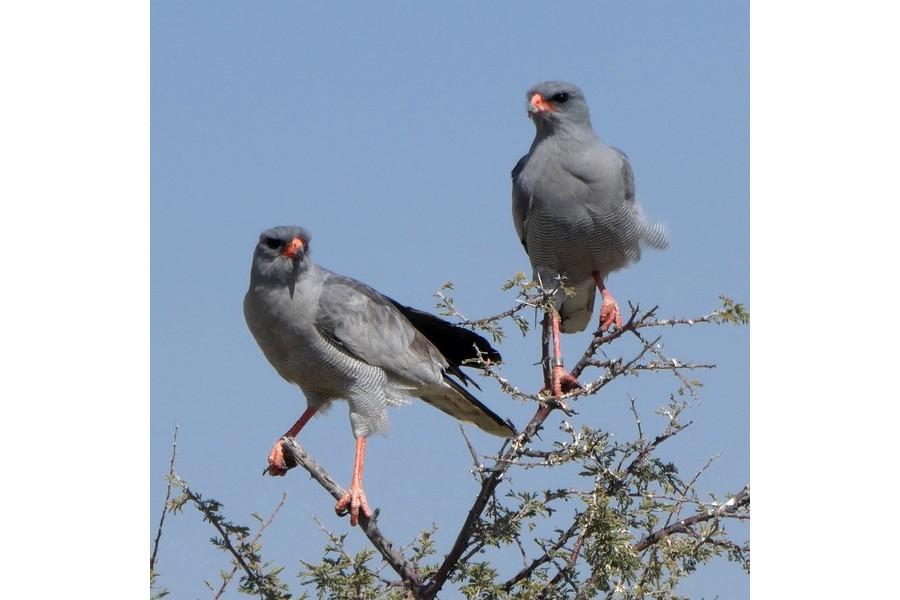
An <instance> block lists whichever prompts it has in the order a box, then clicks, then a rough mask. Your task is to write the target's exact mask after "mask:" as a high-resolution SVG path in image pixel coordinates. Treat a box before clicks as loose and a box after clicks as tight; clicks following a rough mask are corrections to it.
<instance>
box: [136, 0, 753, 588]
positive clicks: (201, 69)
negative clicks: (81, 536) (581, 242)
mask: <svg viewBox="0 0 900 600" xmlns="http://www.w3.org/2000/svg"><path fill="white" fill-rule="evenodd" d="M464 8H465V10H464ZM548 8H550V9H551V10H548ZM151 25H152V31H151V36H152V63H151V77H152V79H151V84H152V89H151V102H152V105H151V111H152V113H151V117H152V122H151V127H152V129H151V134H152V148H151V168H152V172H151V183H152V205H151V211H152V214H151V219H152V221H151V227H152V229H151V236H152V240H151V256H152V259H151V260H152V264H151V283H152V289H151V318H152V346H151V369H152V370H151V384H152V406H151V410H152V420H151V443H152V447H151V471H150V475H151V506H153V507H154V508H153V510H152V511H151V521H155V519H156V518H157V515H156V507H158V506H160V505H161V502H162V496H163V494H164V491H165V489H164V488H165V484H164V474H165V472H166V469H167V465H168V453H169V444H170V439H171V434H172V429H173V427H174V426H175V424H176V423H177V424H178V426H179V428H180V433H179V457H178V471H179V473H180V474H181V475H183V476H184V477H185V478H186V479H187V480H188V481H189V482H190V483H191V484H192V485H193V486H194V487H195V488H196V489H197V490H199V491H201V492H203V493H204V494H206V495H207V496H211V497H214V498H216V499H218V500H220V501H222V502H224V503H225V505H226V511H227V514H228V515H229V517H230V518H232V519H233V520H236V521H247V522H248V521H250V519H249V513H251V512H259V513H267V512H268V511H269V510H270V509H271V507H273V506H274V505H275V504H276V502H277V501H278V499H279V498H280V496H281V493H282V491H285V490H286V491H287V492H288V495H289V498H288V502H287V505H286V506H285V508H284V509H283V510H282V512H281V514H280V516H279V518H278V521H276V524H275V525H274V526H273V527H272V528H270V530H269V532H268V534H267V536H266V544H265V548H266V558H268V559H270V560H272V561H274V562H278V563H280V564H282V565H284V566H285V567H286V571H285V573H286V574H288V576H290V575H291V574H293V573H295V572H296V571H297V564H298V560H300V559H304V560H310V561H314V560H316V559H317V558H318V557H319V556H320V551H321V548H322V546H323V538H322V536H321V535H320V533H319V531H318V526H317V525H316V523H315V522H314V520H313V518H312V517H313V516H314V515H315V516H318V517H319V518H321V519H322V520H323V522H324V523H325V524H326V526H328V527H329V528H330V529H332V530H334V531H337V532H344V531H346V530H347V529H348V525H347V522H346V520H341V519H338V518H337V517H335V516H334V514H333V511H332V509H331V506H332V504H333V503H332V501H331V500H330V498H329V497H328V496H327V495H326V494H325V493H324V492H323V491H322V490H321V489H319V488H318V486H317V485H315V484H314V483H313V482H312V481H310V480H309V479H308V478H307V477H306V476H305V475H303V474H302V473H299V472H292V473H290V474H289V476H288V477H286V478H283V479H272V478H263V477H261V476H260V475H259V473H260V472H261V470H262V467H263V466H264V464H265V457H266V453H267V452H268V449H269V447H270V446H271V444H272V442H273V441H274V440H275V439H276V438H277V437H278V435H280V434H281V433H282V432H283V431H284V430H285V429H286V428H287V427H288V426H289V425H290V424H291V423H293V421H294V419H296V418H297V416H299V414H300V412H302V410H303V407H304V401H303V398H302V395H301V393H300V392H299V390H297V389H296V388H294V387H292V386H290V385H288V384H287V383H285V382H284V381H282V380H281V379H280V378H279V377H278V376H277V374H275V372H274V370H272V368H271V367H270V366H269V365H268V364H267V363H266V361H265V359H264V358H263V356H262V355H261V353H260V352H259V350H258V348H257V347H256V345H255V342H254V341H253V339H252V337H251V336H250V334H249V332H248V331H247V329H246V326H245V324H244V322H243V315H242V313H241V300H242V297H243V294H244V291H245V289H246V286H247V278H248V270H249V263H250V254H251V252H252V249H253V245H254V244H255V241H256V237H257V235H258V233H259V231H260V230H262V229H264V228H266V227H269V226H272V225H277V224H299V225H303V226H305V227H306V228H308V229H309V230H311V231H312V234H313V241H312V249H313V258H314V259H315V260H316V261H318V262H319V263H320V264H322V265H324V266H327V267H328V268H331V269H332V270H335V271H338V272H340V273H343V274H346V275H350V276H353V277H356V278H359V279H361V280H363V281H365V282H367V283H369V284H370V285H373V286H374V287H376V288H377V289H379V290H381V291H383V292H385V293H387V294H389V295H391V296H393V297H395V298H397V299H398V300H401V301H403V302H405V303H407V304H410V305H413V306H416V307H419V308H424V309H430V308H431V307H433V304H434V299H433V298H432V296H431V295H432V293H433V292H434V290H436V289H437V288H438V287H440V285H441V284H442V283H443V282H445V281H447V280H451V281H453V282H454V283H455V284H456V286H457V292H456V299H457V304H458V305H459V307H460V309H461V310H463V312H465V313H466V314H468V315H472V316H484V315H487V314H493V313H495V312H498V311H499V310H502V309H504V308H506V307H508V306H509V305H510V303H511V301H512V298H511V296H509V295H506V294H503V293H501V292H500V291H499V286H500V284H501V283H502V282H503V281H504V280H506V279H508V278H509V277H510V276H511V275H512V274H513V273H515V272H516V271H527V270H528V262H527V257H526V256H525V254H524V252H523V251H522V249H521V246H520V245H519V243H518V241H517V240H516V237H515V233H514V229H513V225H512V221H511V216H510V181H509V171H510V169H511V168H512V166H513V165H514V164H515V162H516V160H517V159H518V158H519V157H520V156H521V155H522V154H523V153H524V152H525V151H526V150H527V148H528V145H529V143H530V141H531V139H532V136H533V127H532V125H531V123H530V122H529V121H528V119H527V117H526V115H525V96H524V93H525V90H526V89H527V88H528V87H529V86H530V85H531V84H533V83H535V82H536V81H540V80H543V79H550V78H553V79H567V80H571V81H573V82H575V83H578V84H579V85H580V86H581V87H582V88H583V90H584V91H585V94H586V95H587V98H588V101H589V103H590V105H591V109H592V120H593V123H594V126H595V128H596V129H597V131H598V133H599V134H600V136H601V137H602V138H603V139H605V140H606V141H607V142H608V143H610V144H612V145H615V146H617V147H619V148H621V149H622V150H624V151H625V152H626V153H627V154H628V155H629V157H630V159H631V163H632V166H633V168H634V171H635V177H636V182H637V190H638V196H639V198H640V199H641V202H642V203H643V205H644V208H645V211H646V213H647V214H648V215H649V216H650V217H651V218H653V219H656V220H660V221H662V222H664V223H665V224H666V225H667V227H668V229H669V235H670V240H671V247H670V248H669V249H668V250H667V251H665V252H662V253H659V252H648V253H646V254H645V258H644V260H643V261H642V262H641V263H639V264H638V265H636V266H634V267H632V268H631V269H629V270H627V271H624V272H621V273H617V274H614V275H612V276H611V277H610V279H609V281H608V284H609V286H610V289H611V291H612V292H613V294H614V295H615V296H616V297H617V298H618V299H619V301H620V303H622V304H623V305H624V304H625V302H626V301H628V300H631V301H633V302H640V303H641V304H643V305H651V304H659V305H660V307H661V308H660V312H661V314H662V315H664V316H669V315H672V316H674V315H678V316H695V315H699V314H703V313H705V312H707V311H708V310H709V309H711V308H713V307H714V306H715V305H716V304H717V302H718V301H717V297H718V295H719V294H722V293H726V294H728V295H730V296H732V297H734V298H735V299H737V300H739V301H747V300H748V299H749V278H748V269H749V255H748V250H749V248H748V246H749V242H748V233H749V225H748V223H749V202H748V143H749V140H748V48H747V45H748V23H747V5H746V3H743V2H735V3H710V2H682V3H677V4H676V3H653V4H650V3H629V4H627V5H624V4H623V5H618V4H614V3H610V2H602V3H598V2H591V3H587V2H585V3H567V4H566V6H565V8H563V7H561V6H559V5H547V4H546V3H544V4H541V3H511V2H497V3H491V4H490V5H487V4H485V5H482V4H475V3H470V4H466V5H465V6H464V7H462V6H460V5H455V6H454V7H450V6H435V5H427V6H426V5H424V4H413V3H395V4H392V5H390V6H381V7H378V8H377V9H376V8H373V7H371V6H370V5H369V4H363V3H360V4H353V5H348V4H342V5H340V6H336V5H333V4H328V5H308V6H306V5H305V6H303V7H300V6H299V5H298V4H296V3H287V2H281V3H267V4H265V5H261V4H258V3H249V2H242V3H235V2H192V3H175V2H156V3H153V5H152V14H151ZM751 309H752V307H751ZM511 333H512V332H511ZM748 339H749V331H748V330H747V329H746V328H744V329H736V328H730V327H728V328H724V327H720V328H694V329H691V330H684V331H672V332H666V333H665V337H664V343H665V351H666V352H667V353H668V354H670V355H673V356H677V357H678V358H681V359H684V360H697V361H707V360H708V361H714V362H716V363H717V364H718V365H719V366H718V368H717V369H716V370H715V371H714V372H711V373H707V374H702V376H701V377H702V379H703V381H704V383H705V387H704V388H703V391H702V400H701V402H700V403H699V404H697V405H696V406H694V407H693V408H692V409H691V411H690V414H689V418H692V419H693V420H694V425H692V427H691V429H690V430H689V431H687V432H685V434H683V436H682V437H681V438H680V439H677V440H675V441H674V442H673V443H672V445H671V446H670V447H669V448H667V449H666V450H665V452H664V456H666V457H667V458H669V459H671V460H674V461H676V462H677V463H678V464H680V465H682V467H683V468H684V470H685V473H691V472H692V471H693V470H695V469H697V468H699V467H700V466H702V464H703V463H704V462H705V460H706V458H707V457H709V456H710V455H712V454H715V453H718V452H720V451H721V452H722V453H723V454H722V456H721V458H720V459H719V460H718V461H717V462H716V463H715V464H714V466H713V467H712V468H711V469H710V471H709V472H708V474H707V476H706V478H705V479H704V480H703V482H702V483H701V485H700V487H701V489H708V490H710V491H715V492H724V491H736V490H737V489H739V488H740V487H741V486H742V485H743V484H744V483H746V482H747V480H748V477H749V464H748V463H749V449H748V434H749V432H748V411H749V406H748V394H749V389H748V388H749V379H748V368H749V364H748V363H749V359H748ZM587 340H588V334H587V333H584V334H579V335H571V336H565V337H564V338H563V350H564V352H565V354H566V357H567V359H568V362H569V363H570V364H571V363H572V362H574V360H575V359H576V358H577V355H578V353H580V350H581V349H582V348H583V347H584V345H585V344H586V343H587ZM500 349H501V351H502V352H503V354H504V357H505V358H506V360H507V363H508V364H507V366H506V367H505V373H506V374H507V375H508V376H509V378H510V379H512V380H513V381H514V382H517V383H519V384H520V385H527V384H529V383H531V384H533V385H534V386H538V385H539V384H540V381H539V377H540V375H539V372H538V371H537V370H536V369H535V368H534V367H532V366H531V365H532V363H533V362H534V361H535V360H536V358H537V353H538V338H537V336H536V334H533V335H529V336H528V337H527V338H525V339H520V338H519V337H518V336H516V335H510V337H509V339H508V341H507V342H506V343H505V344H504V345H503V346H502V347H501V348H500ZM482 387H483V388H484V391H483V392H482V393H481V394H480V398H481V399H482V400H483V401H485V402H486V403H487V404H488V405H489V406H491V407H492V408H494V409H495V410H496V411H497V412H498V413H500V414H501V415H503V416H507V417H510V418H512V420H513V421H514V422H515V423H516V424H517V425H520V426H521V424H524V423H525V422H526V421H527V419H528V418H529V417H530V415H531V414H532V413H533V410H532V408H531V407H529V406H524V405H521V404H519V403H517V402H515V401H513V400H510V399H508V398H507V397H505V396H503V395H502V394H500V393H499V392H498V391H497V389H496V388H495V387H494V386H493V384H491V383H490V382H487V381H485V382H484V384H483V385H482ZM672 388H673V384H672V381H671V380H669V379H668V378H666V377H664V376H650V377H642V378H640V379H638V380H628V381H626V382H623V383H620V384H618V385H617V386H611V387H610V388H607V390H605V393H604V394H602V395H600V396H598V397H593V398H590V399H586V400H582V401H581V402H579V403H578V405H577V407H576V409H577V410H578V411H579V413H580V414H579V415H578V417H576V422H577V420H581V421H582V422H585V423H591V424H593V425H595V426H601V427H603V428H605V429H608V430H610V431H614V432H621V435H622V436H625V435H630V434H631V427H630V425H631V423H630V416H629V411H628V404H627V399H626V394H631V395H632V396H634V397H635V398H636V399H637V400H638V405H639V407H640V409H641V411H642V413H643V415H644V419H645V423H656V424H658V425H659V424H660V423H659V422H658V421H654V419H653V417H652V413H653V410H654V409H655V408H656V407H657V406H659V405H661V404H663V403H664V401H665V399H666V396H667V394H668V393H669V392H670V391H671V390H672ZM390 418H391V433H390V435H389V437H387V438H374V439H373V440H372V441H371V443H370V444H369V451H368V452H369V453H368V461H367V470H366V476H365V483H366V491H367V493H368V495H369V499H370V501H371V502H372V504H373V505H374V506H378V507H381V508H382V514H381V524H382V527H383V528H384V530H385V531H386V532H389V533H390V534H391V535H392V537H393V538H394V539H395V540H397V541H399V542H405V541H407V540H408V539H409V538H410V537H411V536H412V535H413V534H414V532H416V531H418V530H420V529H422V528H426V527H429V526H430V525H431V523H432V522H436V523H437V524H438V527H439V532H438V537H437V542H438V548H439V550H440V551H441V552H443V551H446V549H447V548H448V547H449V545H450V541H451V540H452V537H453V535H455V533H456V531H457V527H458V525H459V524H460V523H461V521H462V518H463V515H464V513H465V511H466V510H467V509H468V505H469V502H470V500H471V499H472V498H473V497H474V495H475V493H476V483H475V481H474V480H473V479H472V477H471V476H470V475H469V468H470V458H469V456H468V452H467V450H466V448H465V445H464V444H463V442H462V439H461V437H460V435H459V432H458V429H457V426H456V424H455V422H453V421H452V420H451V419H449V418H448V417H446V416H445V415H443V414H442V413H440V412H438V411H435V410H434V409H432V408H430V407H428V406H425V405H424V404H422V403H420V402H414V403H413V404H412V405H411V406H407V407H404V408H400V409H396V410H394V411H393V412H392V413H391V415H390ZM557 422H558V421H557ZM554 426H555V424H549V427H548V431H553V427H554ZM470 435H471V436H472V438H473V440H474V441H475V443H476V445H477V446H478V447H479V448H480V449H481V450H482V451H484V452H492V451H494V450H495V449H496V446H497V444H496V443H495V442H494V440H493V439H492V438H490V437H489V436H486V435H482V434H481V433H480V432H477V431H472V432H471V434H470ZM548 439H549V438H548ZM301 440H302V442H303V444H304V445H305V447H306V448H307V449H308V450H309V451H310V452H312V453H313V455H314V456H316V457H317V459H318V460H320V462H321V463H322V464H323V465H324V466H325V467H326V468H327V469H328V470H329V471H330V472H331V474H332V475H333V476H334V477H336V478H337V479H338V481H339V482H341V483H342V484H347V483H348V481H349V477H350V468H351V466H352V455H353V438H352V435H351V433H350V428H349V422H348V420H347V417H346V409H345V408H344V407H343V406H335V407H334V409H332V410H331V411H330V412H329V413H328V414H327V415H325V416H323V417H320V418H317V419H315V420H314V421H312V422H311V423H310V425H309V426H308V427H307V428H306V429H305V430H304V431H303V433H302V434H301ZM432 472H433V473H432ZM515 481H516V482H517V483H521V484H522V485H527V484H529V483H535V485H538V484H540V483H542V481H543V480H542V479H541V476H540V475H534V476H532V475H531V474H529V475H527V476H526V475H525V474H522V475H520V476H517V477H516V478H515ZM153 526H155V524H153V525H151V527H153ZM210 535H211V531H210V530H209V526H208V525H207V524H206V523H202V522H201V520H200V519H199V518H198V517H197V516H196V515H195V514H193V513H191V512H187V513H185V514H184V515H180V516H177V517H175V518H173V519H171V520H170V521H169V524H168V527H167V530H166V532H165V533H164V538H163V542H162V548H161V563H160V566H159V569H160V571H161V572H162V578H161V582H160V583H161V584H162V585H164V586H166V587H168V588H169V589H170V590H172V591H173V593H174V594H175V596H176V597H189V596H190V597H194V596H202V595H205V587H204V586H203V583H202V579H203V578H204V577H206V578H209V579H213V578H215V577H216V573H217V572H218V570H219V569H220V568H222V567H223V566H224V565H226V564H227V557H225V556H224V555H222V554H221V553H219V552H218V551H215V550H214V549H212V548H211V547H210V545H209V543H208V538H209V536H210ZM363 546H364V543H363V539H362V536H361V534H359V533H358V532H356V531H353V532H351V535H350V547H351V548H360V547H363ZM504 564H505V566H506V567H507V569H509V570H510V571H511V570H512V569H515V568H516V567H517V565H518V563H517V562H516V558H515V557H512V558H511V559H510V562H508V563H503V562H502V561H501V563H500V566H501V567H503V566H504ZM293 583H296V581H293ZM294 587H295V589H296V587H297V586H296V585H294ZM684 592H685V593H687V594H688V595H690V596H691V597H703V596H705V597H713V596H715V595H716V594H720V595H721V596H722V597H728V598H746V597H748V579H747V577H746V576H745V575H744V574H743V573H742V572H741V571H740V569H739V568H738V567H736V566H735V565H732V564H728V563H725V562H724V561H722V562H716V563H714V564H713V565H712V566H711V567H709V568H707V569H705V570H704V571H703V572H701V573H699V574H697V575H695V576H692V577H691V578H689V579H688V580H687V581H686V582H685V584H684Z"/></svg>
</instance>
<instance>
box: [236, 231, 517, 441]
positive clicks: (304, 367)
mask: <svg viewBox="0 0 900 600" xmlns="http://www.w3.org/2000/svg"><path fill="white" fill-rule="evenodd" d="M297 238H299V239H300V240H302V251H300V252H299V253H298V255H297V256H296V257H291V256H286V255H285V254H284V252H283V248H284V247H285V245H286V244H288V243H289V242H290V241H291V240H294V239H297ZM309 239H310V236H309V234H308V232H306V231H305V230H303V229H302V228H299V227H276V228H273V229H270V230H268V231H265V232H263V234H262V235H261V236H260V241H259V243H258V244H257V246H256V250H255V251H254V254H253V264H252V268H251V275H250V288H249V290H248V291H247V294H246V296H245V297H244V316H245V318H246V321H247V325H248V326H249V328H250V331H251V332H252V334H253V337H254V338H255V339H256V341H257V343H258V344H259V347H260V348H261V349H262V351H263V354H265V356H266V358H267V359H268V360H269V362H270V363H271V364H272V366H273V367H274V368H275V370H276V371H278V373H279V374H280V375H281V376H282V377H283V378H284V379H286V380H287V381H289V382H292V383H295V384H297V385H298V386H299V387H300V388H301V389H302V390H303V393H304V395H305V396H306V399H307V402H308V403H309V406H310V407H311V408H325V407H326V406H327V405H328V404H329V403H331V402H332V401H333V400H337V399H344V400H347V401H348V404H349V407H350V422H351V427H352V430H353V434H354V436H356V437H357V438H359V437H365V436H368V435H370V434H373V433H382V434H383V433H386V431H387V406H389V405H398V404H403V403H405V402H407V401H408V398H409V397H411V396H417V397H420V398H422V399H423V400H425V401H426V402H428V403H429V404H432V405H433V406H435V407H437V408H439V409H440V410H442V411H444V412H446V413H448V414H450V415H452V416H454V417H455V418H457V419H459V420H462V421H468V422H470V423H474V424H475V425H477V426H478V427H480V428H481V429H483V430H485V431H487V432H489V433H492V434H495V435H500V436H504V437H511V436H512V435H514V434H515V430H514V429H513V428H512V426H511V425H510V424H509V423H508V422H505V421H504V420H503V419H501V418H500V417H498V416H497V415H496V414H494V413H493V412H491V411H490V410H489V409H488V408H487V407H486V406H484V405H483V404H482V403H481V402H479V401H478V400H477V399H475V398H474V397H473V396H472V395H471V394H470V393H469V392H468V391H466V390H465V388H463V387H462V386H461V385H459V384H458V383H457V382H455V381H454V380H452V379H451V378H450V377H449V376H448V372H449V373H458V371H459V364H453V363H451V362H449V361H448V359H447V358H446V357H445V356H444V355H443V354H442V353H441V351H440V350H439V349H438V346H439V345H444V346H449V345H454V344H456V345H458V344H463V345H465V344H468V349H466V348H455V350H456V351H457V352H458V353H462V354H466V353H470V354H472V355H474V354H475V351H474V349H473V343H476V344H481V343H483V346H484V347H486V348H487V349H489V353H493V354H492V356H495V358H499V354H497V353H496V351H494V350H493V349H492V348H490V346H489V345H488V344H487V342H486V340H484V339H483V338H481V337H480V336H478V335H477V334H474V333H472V332H470V331H467V330H462V328H458V327H455V326H453V325H451V324H449V323H446V322H445V321H443V320H442V319H439V318H437V317H434V316H433V315H428V314H427V313H422V312H420V311H414V313H415V314H414V315H413V318H415V319H417V320H418V321H419V322H420V323H425V324H426V325H428V326H429V327H430V329H429V330H428V335H430V336H431V337H432V339H434V340H436V342H432V341H431V339H429V337H426V334H424V333H423V332H422V331H420V330H419V329H417V328H416V327H414V326H413V325H412V324H411V322H410V320H409V319H408V318H407V317H406V316H404V313H403V310H404V309H405V310H409V311H412V309H408V308H406V307H403V306H402V305H400V304H397V303H395V302H394V301H393V300H391V299H390V298H387V297H386V296H383V295H382V294H380V293H379V292H377V291H375V290H374V289H372V288H371V287H369V286H367V285H365V284H363V283H360V282H359V281H356V280H354V279H351V278H349V277H343V276H341V275H337V274H335V273H332V272H331V271H329V270H327V269H324V268H322V267H319V266H317V265H316V264H314V263H313V262H312V261H311V260H310V258H309V254H308V243H309ZM480 347H481V346H480ZM448 353H449V352H448ZM462 354H461V355H462ZM463 381H465V380H463Z"/></svg>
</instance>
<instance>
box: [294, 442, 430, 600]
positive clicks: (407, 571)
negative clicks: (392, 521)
mask: <svg viewBox="0 0 900 600" xmlns="http://www.w3.org/2000/svg"><path fill="white" fill-rule="evenodd" d="M281 447H282V450H283V451H284V453H285V454H287V455H288V456H289V457H290V458H292V459H293V461H294V463H295V464H297V465H300V466H301V467H303V468H304V469H306V471H307V472H308V473H309V474H310V475H311V476H312V478H313V479H315V480H316V481H317V482H318V483H319V485H321V486H322V487H323V488H325V490H326V491H327V492H328V493H329V494H331V495H332V497H333V498H334V499H335V500H340V499H341V498H342V497H343V496H344V494H345V493H346V492H345V491H344V489H343V488H341V487H340V486H339V485H338V484H337V483H335V481H334V479H332V477H331V475H329V474H328V473H327V472H326V471H325V469H323V468H322V466H321V465H319V463H317V462H316V461H315V459H314V458H312V457H311V456H310V455H309V454H308V453H307V452H306V450H304V449H303V447H302V446H301V445H300V444H299V443H298V442H297V440H295V439H294V438H290V437H283V438H281ZM290 464H291V463H290V462H288V465H290ZM377 518H378V511H375V514H374V515H373V516H372V518H369V517H367V516H365V514H360V515H359V527H360V529H362V531H363V533H365V534H366V537H367V538H369V541H371V542H372V545H373V546H375V549H376V550H378V552H380V553H381V556H383V557H384V560H385V561H387V563H388V564H390V565H391V568H393V569H394V571H396V572H397V575H399V576H400V578H401V579H403V581H404V583H406V584H407V585H408V586H409V587H410V589H411V590H412V591H413V592H414V593H417V591H418V590H419V589H420V588H421V587H422V577H421V576H420V575H419V573H418V571H416V568H415V567H414V566H413V565H412V564H410V563H409V561H407V560H406V558H404V556H403V555H402V554H401V553H400V552H398V551H397V550H396V549H395V548H394V546H393V544H392V543H391V542H390V541H389V540H388V539H387V538H386V537H385V536H384V534H382V533H381V530H379V529H378V525H377V523H376V521H377Z"/></svg>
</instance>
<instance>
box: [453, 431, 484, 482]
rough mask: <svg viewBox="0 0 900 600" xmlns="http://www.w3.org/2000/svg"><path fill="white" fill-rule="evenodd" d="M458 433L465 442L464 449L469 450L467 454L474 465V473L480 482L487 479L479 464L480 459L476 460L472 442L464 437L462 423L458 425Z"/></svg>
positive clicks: (482, 467) (476, 453)
mask: <svg viewBox="0 0 900 600" xmlns="http://www.w3.org/2000/svg"><path fill="white" fill-rule="evenodd" d="M458 425H459V432H460V433H461V434H462V436H463V439H464V440H466V447H467V448H468V449H469V454H471V455H472V463H473V464H474V465H475V472H476V473H478V476H479V477H480V478H481V480H482V481H484V479H485V478H486V477H487V475H486V474H485V472H484V465H483V464H481V459H480V458H478V452H476V451H475V446H473V445H472V440H470V439H469V436H468V435H466V430H465V428H464V427H463V426H462V423H459V424H458Z"/></svg>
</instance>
